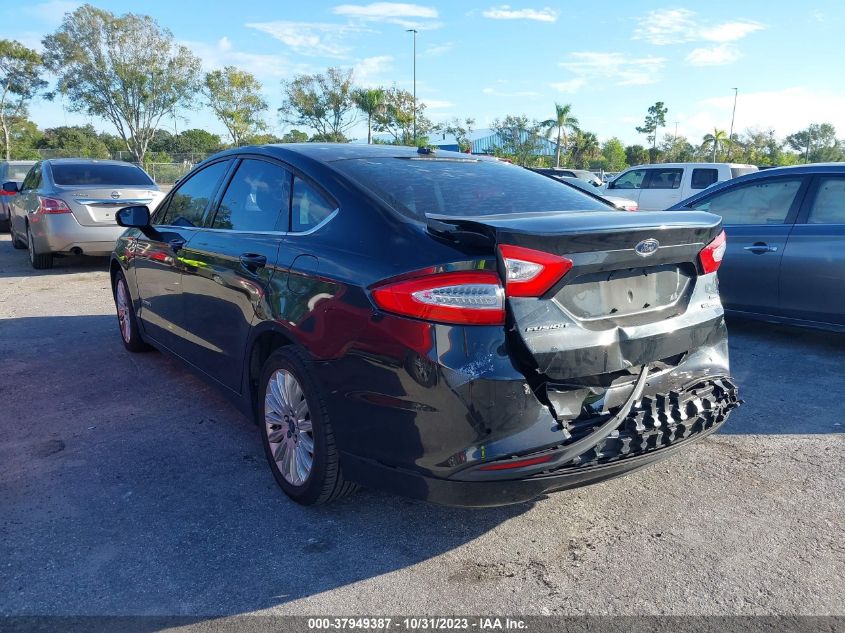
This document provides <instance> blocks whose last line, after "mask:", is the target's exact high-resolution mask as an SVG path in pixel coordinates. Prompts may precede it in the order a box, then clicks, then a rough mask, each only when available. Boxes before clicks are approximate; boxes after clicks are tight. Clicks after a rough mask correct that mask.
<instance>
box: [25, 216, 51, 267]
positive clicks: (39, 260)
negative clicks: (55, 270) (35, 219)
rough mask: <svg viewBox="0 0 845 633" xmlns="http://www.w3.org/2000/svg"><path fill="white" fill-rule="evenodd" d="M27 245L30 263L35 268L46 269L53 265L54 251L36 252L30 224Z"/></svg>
mask: <svg viewBox="0 0 845 633" xmlns="http://www.w3.org/2000/svg"><path fill="white" fill-rule="evenodd" d="M26 245H27V248H28V249H29V263H30V264H32V267H33V268H34V269H35V270H45V269H47V268H52V267H53V253H36V252H35V242H34V241H33V239H32V233H31V232H30V230H29V225H27V227H26Z"/></svg>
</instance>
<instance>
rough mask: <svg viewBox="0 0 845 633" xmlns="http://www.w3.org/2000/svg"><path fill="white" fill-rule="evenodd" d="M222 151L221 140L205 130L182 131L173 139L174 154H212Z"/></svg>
mask: <svg viewBox="0 0 845 633" xmlns="http://www.w3.org/2000/svg"><path fill="white" fill-rule="evenodd" d="M221 149H223V140H222V139H221V138H220V136H219V135H217V134H212V133H211V132H209V131H207V130H201V129H199V128H191V129H189V130H183V131H182V132H179V134H176V135H175V136H174V137H173V149H172V150H170V151H171V153H175V154H213V153H215V152H219V151H220V150H221Z"/></svg>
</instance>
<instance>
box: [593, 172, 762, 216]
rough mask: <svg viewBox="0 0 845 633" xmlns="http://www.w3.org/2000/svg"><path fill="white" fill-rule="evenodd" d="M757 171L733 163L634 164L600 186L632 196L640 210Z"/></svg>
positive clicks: (654, 208)
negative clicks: (634, 165)
mask: <svg viewBox="0 0 845 633" xmlns="http://www.w3.org/2000/svg"><path fill="white" fill-rule="evenodd" d="M755 171H757V168H756V167H755V166H754V165H739V164H735V163H662V164H654V165H637V166H636V167H631V168H630V169H626V170H625V171H623V172H622V173H620V174H619V175H618V176H617V177H616V178H614V179H613V180H612V181H610V182H609V183H607V184H606V185H604V186H603V187H602V189H603V195H604V193H605V192H606V193H607V194H610V195H619V196H625V197H626V198H631V199H632V200H635V201H636V202H637V204H638V205H639V207H640V210H641V211H660V210H663V209H668V208H669V207H671V206H672V205H674V204H677V203H678V202H680V201H681V200H683V199H685V198H688V197H689V196H691V195H693V194H695V193H698V192H699V191H702V190H704V189H707V187H710V186H711V185H713V184H715V183H717V182H723V181H725V180H730V179H731V178H736V177H738V176H742V175H744V174H749V173H751V172H755Z"/></svg>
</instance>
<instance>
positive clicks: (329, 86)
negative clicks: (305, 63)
mask: <svg viewBox="0 0 845 633" xmlns="http://www.w3.org/2000/svg"><path fill="white" fill-rule="evenodd" d="M353 90H354V86H353V85H352V71H351V70H344V69H342V68H329V69H327V70H326V72H325V73H316V74H314V75H298V76H296V77H294V78H293V80H291V81H286V82H282V97H283V102H282V107H281V108H279V114H280V116H281V118H282V121H284V122H285V123H290V124H292V125H304V126H307V127H309V128H312V129H313V130H315V131H316V136H317V137H319V138H320V139H321V140H325V141H331V142H344V141H346V132H347V131H348V130H349V128H351V127H352V126H353V125H354V123H355V120H354V117H353V114H354V110H355V104H354V102H353V101H352V91H353Z"/></svg>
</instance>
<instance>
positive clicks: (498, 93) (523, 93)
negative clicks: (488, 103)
mask: <svg viewBox="0 0 845 633" xmlns="http://www.w3.org/2000/svg"><path fill="white" fill-rule="evenodd" d="M481 92H483V93H484V94H486V95H491V96H493V97H505V98H511V97H539V96H540V93H539V92H535V91H533V90H515V91H512V92H507V91H503V90H496V89H495V88H484V89H482V90H481Z"/></svg>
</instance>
